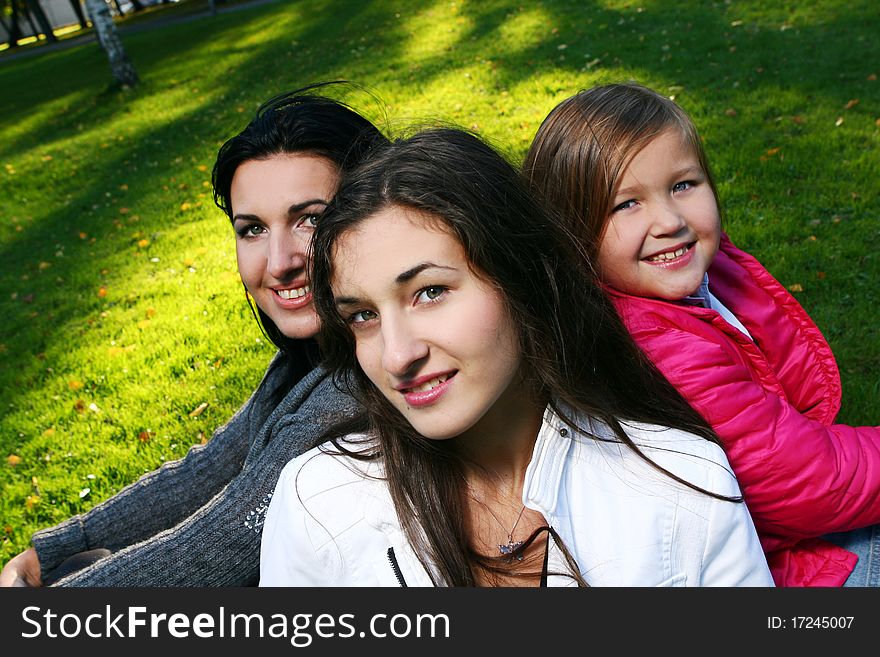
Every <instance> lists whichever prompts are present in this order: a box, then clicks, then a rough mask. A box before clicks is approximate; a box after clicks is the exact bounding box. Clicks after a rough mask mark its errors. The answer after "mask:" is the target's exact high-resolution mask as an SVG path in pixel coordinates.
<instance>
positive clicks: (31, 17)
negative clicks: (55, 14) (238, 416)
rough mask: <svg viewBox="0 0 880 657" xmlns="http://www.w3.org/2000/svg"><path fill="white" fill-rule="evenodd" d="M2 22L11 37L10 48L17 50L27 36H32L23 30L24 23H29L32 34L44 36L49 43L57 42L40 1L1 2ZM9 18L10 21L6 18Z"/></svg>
mask: <svg viewBox="0 0 880 657" xmlns="http://www.w3.org/2000/svg"><path fill="white" fill-rule="evenodd" d="M0 16H3V18H4V20H0V23H2V25H3V29H5V30H6V34H8V35H9V41H8V43H9V47H10V48H15V47H16V46H18V42H19V41H20V40H21V39H23V38H24V37H26V36H30V35H29V34H26V33H25V30H23V29H22V21H25V20H26V21H27V22H28V24H29V25H30V27H31V34H33V35H34V36H39V35H40V34H44V35H45V36H46V39H47V40H49V41H57V40H58V38H57V37H56V36H55V32H54V31H53V30H52V24H51V23H50V22H49V19H48V17H47V16H46V12H45V11H43V7H42V6H41V5H40V3H39V1H38V0H0ZM6 16H8V17H9V21H8V22H7V21H6V20H5V17H6Z"/></svg>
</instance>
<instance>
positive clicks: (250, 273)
mask: <svg viewBox="0 0 880 657" xmlns="http://www.w3.org/2000/svg"><path fill="white" fill-rule="evenodd" d="M235 259H236V263H237V265H238V274H239V276H240V277H241V280H242V282H243V283H244V284H245V285H246V286H247V287H248V288H251V287H257V286H258V285H259V282H260V280H261V279H262V276H263V269H264V268H265V258H264V257H263V256H262V253H261V252H260V250H259V248H258V247H257V245H256V244H248V243H246V242H237V243H236V245H235Z"/></svg>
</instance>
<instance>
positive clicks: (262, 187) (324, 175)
mask: <svg viewBox="0 0 880 657" xmlns="http://www.w3.org/2000/svg"><path fill="white" fill-rule="evenodd" d="M338 179H339V169H338V167H337V166H336V165H335V164H334V163H333V162H331V161H330V160H328V159H327V158H326V157H321V156H320V155H312V154H307V153H302V154H289V153H284V154H277V155H272V156H271V157H268V158H265V159H259V160H247V161H245V162H242V163H241V164H240V165H239V166H238V168H237V169H236V170H235V174H234V175H233V177H232V184H231V187H230V195H231V197H232V201H233V205H235V204H236V202H237V203H239V204H241V203H243V202H247V203H262V202H266V201H268V200H270V199H276V198H277V199H291V200H293V201H297V200H300V199H301V198H304V197H310V198H311V197H320V198H323V197H325V196H327V195H328V194H329V193H330V192H333V191H334V190H335V188H336V183H337V181H338Z"/></svg>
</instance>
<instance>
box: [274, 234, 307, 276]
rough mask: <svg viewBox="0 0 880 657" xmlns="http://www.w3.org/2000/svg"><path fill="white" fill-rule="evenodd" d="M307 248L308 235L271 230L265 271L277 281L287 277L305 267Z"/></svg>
mask: <svg viewBox="0 0 880 657" xmlns="http://www.w3.org/2000/svg"><path fill="white" fill-rule="evenodd" d="M308 250H309V236H306V235H303V234H299V233H298V232H296V231H287V230H277V231H274V232H271V233H270V234H269V254H268V259H267V262H266V271H267V272H268V273H269V275H270V276H272V277H273V278H275V279H277V280H279V281H283V280H285V279H289V278H291V277H292V276H293V275H296V274H298V273H299V272H300V271H301V270H302V269H305V266H306V264H307V261H308V258H307V254H308Z"/></svg>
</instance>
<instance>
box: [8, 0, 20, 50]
mask: <svg viewBox="0 0 880 657" xmlns="http://www.w3.org/2000/svg"><path fill="white" fill-rule="evenodd" d="M9 22H10V23H11V24H10V26H9V28H10V29H9V30H8V31H7V32H8V34H9V47H10V48H17V47H18V40H19V39H21V38H22V37H23V36H24V34H23V33H22V31H21V25H19V24H18V3H17V2H15V0H13V2H12V15H11V16H10V21H9Z"/></svg>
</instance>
